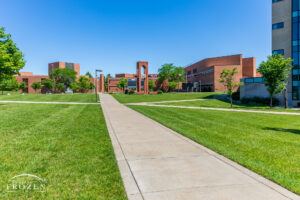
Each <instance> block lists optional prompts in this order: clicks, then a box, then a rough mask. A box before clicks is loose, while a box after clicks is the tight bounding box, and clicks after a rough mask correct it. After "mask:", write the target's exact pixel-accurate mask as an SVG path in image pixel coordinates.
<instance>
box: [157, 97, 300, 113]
mask: <svg viewBox="0 0 300 200" xmlns="http://www.w3.org/2000/svg"><path fill="white" fill-rule="evenodd" d="M159 105H173V106H187V107H207V108H230V101H229V100H227V99H223V100H219V99H207V100H203V101H183V102H169V103H159ZM233 109H240V110H260V111H273V112H300V111H299V110H292V109H284V108H280V107H273V108H272V109H270V107H269V106H265V105H258V104H242V103H240V102H237V101H235V102H234V103H233Z"/></svg>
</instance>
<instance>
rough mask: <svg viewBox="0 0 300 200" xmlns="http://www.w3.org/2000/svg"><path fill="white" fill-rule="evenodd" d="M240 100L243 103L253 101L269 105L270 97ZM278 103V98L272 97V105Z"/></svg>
mask: <svg viewBox="0 0 300 200" xmlns="http://www.w3.org/2000/svg"><path fill="white" fill-rule="evenodd" d="M241 102H242V103H243V104H249V103H255V104H263V105H270V98H263V97H253V98H242V99H241ZM278 105H279V100H278V99H277V98H273V106H278Z"/></svg>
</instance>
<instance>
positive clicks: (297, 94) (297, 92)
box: [292, 0, 300, 100]
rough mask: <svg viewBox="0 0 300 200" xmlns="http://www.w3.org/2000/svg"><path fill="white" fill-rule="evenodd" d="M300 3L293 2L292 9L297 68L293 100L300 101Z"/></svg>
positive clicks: (293, 44) (294, 75) (294, 76)
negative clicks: (299, 67)
mask: <svg viewBox="0 0 300 200" xmlns="http://www.w3.org/2000/svg"><path fill="white" fill-rule="evenodd" d="M299 2H300V1H299V0H293V1H292V3H293V4H292V7H293V13H292V18H293V20H292V21H293V23H292V58H293V60H294V61H293V65H294V66H296V68H294V69H293V76H292V79H293V83H292V85H293V89H292V90H293V100H298V99H300V80H299V78H300V70H299V69H298V66H299V58H300V55H299V51H300V41H299V40H300V25H299V22H300V7H299V6H300V3H299Z"/></svg>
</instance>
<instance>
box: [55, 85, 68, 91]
mask: <svg viewBox="0 0 300 200" xmlns="http://www.w3.org/2000/svg"><path fill="white" fill-rule="evenodd" d="M56 88H57V89H58V90H59V91H60V92H64V91H65V89H66V86H65V84H63V83H57V84H56Z"/></svg>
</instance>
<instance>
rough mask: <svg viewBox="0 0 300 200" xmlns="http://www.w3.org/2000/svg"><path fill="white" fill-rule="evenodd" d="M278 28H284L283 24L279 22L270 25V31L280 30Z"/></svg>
mask: <svg viewBox="0 0 300 200" xmlns="http://www.w3.org/2000/svg"><path fill="white" fill-rule="evenodd" d="M280 28H284V23H283V22H280V23H276V24H273V25H272V29H273V30H274V29H280Z"/></svg>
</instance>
